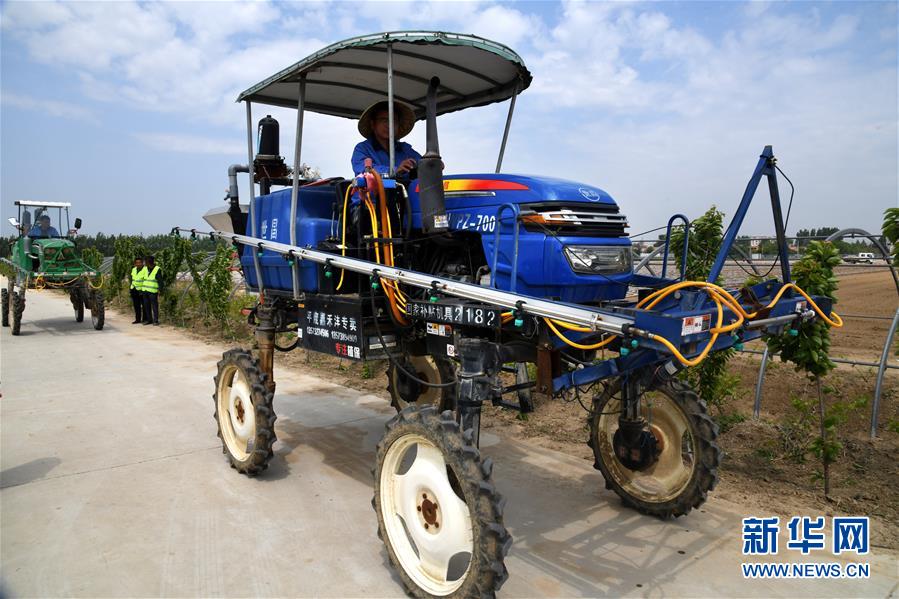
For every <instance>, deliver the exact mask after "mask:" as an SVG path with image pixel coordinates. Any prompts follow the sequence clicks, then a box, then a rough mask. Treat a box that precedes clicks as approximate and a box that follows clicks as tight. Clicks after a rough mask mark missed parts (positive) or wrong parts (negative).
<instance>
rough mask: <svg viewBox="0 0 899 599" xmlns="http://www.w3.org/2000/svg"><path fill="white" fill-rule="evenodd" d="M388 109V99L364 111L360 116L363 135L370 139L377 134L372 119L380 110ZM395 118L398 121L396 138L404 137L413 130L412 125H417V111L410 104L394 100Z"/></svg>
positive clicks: (360, 130)
mask: <svg viewBox="0 0 899 599" xmlns="http://www.w3.org/2000/svg"><path fill="white" fill-rule="evenodd" d="M387 109H388V104H387V100H381V101H380V102H375V103H374V104H372V105H371V106H369V107H368V108H366V109H365V110H364V111H363V112H362V116H360V117H359V133H361V134H362V137H364V138H366V139H369V138H372V137H374V136H375V134H374V130H373V127H372V121H373V120H374V117H375V114H377V113H378V111H380V110H387ZM393 120H394V122H395V123H396V128H397V132H396V139H402V138H404V137H406V136H407V135H409V132H410V131H412V127H414V126H415V113H414V112H413V111H412V108H411V107H410V106H409V105H408V104H406V103H404V102H398V101H396V100H394V101H393Z"/></svg>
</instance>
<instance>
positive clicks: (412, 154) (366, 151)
mask: <svg viewBox="0 0 899 599" xmlns="http://www.w3.org/2000/svg"><path fill="white" fill-rule="evenodd" d="M393 154H394V157H393V160H394V166H399V165H400V164H401V163H402V162H403V160H406V159H407V158H413V159H414V160H415V162H418V161H419V160H421V154H419V153H418V152H416V151H415V150H413V149H412V146H410V145H409V144H407V143H406V142H404V141H397V142H396V146H395V147H394V151H393ZM366 158H371V160H372V163H373V164H372V168H374V169H375V170H376V171H378V172H379V173H386V172H389V171H390V153H389V152H388V151H387V150H385V149H384V148H382V147H381V144H379V143H378V142H377V141H376V140H374V139H366V140H364V141H360V142H359V143H358V144H356V148H355V149H354V150H353V158H352V160H351V162H352V165H353V174H354V175H358V174H360V173H362V172H364V171H365V159H366Z"/></svg>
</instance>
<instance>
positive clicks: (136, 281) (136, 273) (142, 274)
mask: <svg viewBox="0 0 899 599" xmlns="http://www.w3.org/2000/svg"><path fill="white" fill-rule="evenodd" d="M146 278H147V267H146V266H144V267H142V268H141V269H140V270H137V267H134V266H132V267H131V289H136V290H138V291H143V290H144V279H146Z"/></svg>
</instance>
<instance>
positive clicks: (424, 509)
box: [418, 493, 440, 533]
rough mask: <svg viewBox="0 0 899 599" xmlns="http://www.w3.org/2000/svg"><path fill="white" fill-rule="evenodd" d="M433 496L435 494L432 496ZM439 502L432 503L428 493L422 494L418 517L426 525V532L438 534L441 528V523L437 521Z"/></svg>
mask: <svg viewBox="0 0 899 599" xmlns="http://www.w3.org/2000/svg"><path fill="white" fill-rule="evenodd" d="M431 495H432V496H433V493H432V494H431ZM438 509H439V506H438V505H437V500H436V498H435V500H434V501H431V498H430V497H428V494H427V493H422V494H421V503H419V504H418V515H419V520H421V521H422V522H421V523H422V524H423V525H424V528H425V530H428V531H431V532H435V533H436V532H437V530H438V529H439V528H440V522H439V521H438V520H437V510H438Z"/></svg>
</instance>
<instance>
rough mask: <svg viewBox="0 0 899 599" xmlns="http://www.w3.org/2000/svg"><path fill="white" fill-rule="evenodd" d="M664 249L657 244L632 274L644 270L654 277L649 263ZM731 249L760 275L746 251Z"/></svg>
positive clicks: (663, 243)
mask: <svg viewBox="0 0 899 599" xmlns="http://www.w3.org/2000/svg"><path fill="white" fill-rule="evenodd" d="M664 249H665V242H664V241H662V242H659V244H658V245H656V246H655V247H654V248H653V249H652V251H651V252H650V253H648V254H647V255H645V256H643V258H641V259H640V261H639V262H638V263H637V265H636V266H635V267H634V273H637V272H639V271H640V269H642V268H645V269H646V270H648V271H649V273H650V274H651V275H653V276H655V273H654V272H653V271H652V267H650V265H649V263H650V262H651V261H652V259H653V258H655V257H657V256H658V255H659V254H660V253H661V252H662V250H664ZM731 249H732V251H733V252H734V253H737V254H739V255H740V258H742V259H743V261H744V262H746V263H747V264H748V265H749V267H750V268H751V269H752V272H753V273H754V274H757V275H761V274H762V273H761V271H760V270H759V268H758V266H756V264H755V262H754V261H753V260H752V256H750V255H748V254H747V253H746V250H744V249H743V248H741V247H740V246H738V245H736V244H734V246H733V248H731ZM660 276H662V277H664V276H665V273H662V274H661V275H660Z"/></svg>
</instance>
